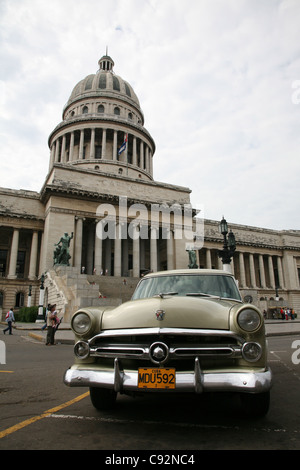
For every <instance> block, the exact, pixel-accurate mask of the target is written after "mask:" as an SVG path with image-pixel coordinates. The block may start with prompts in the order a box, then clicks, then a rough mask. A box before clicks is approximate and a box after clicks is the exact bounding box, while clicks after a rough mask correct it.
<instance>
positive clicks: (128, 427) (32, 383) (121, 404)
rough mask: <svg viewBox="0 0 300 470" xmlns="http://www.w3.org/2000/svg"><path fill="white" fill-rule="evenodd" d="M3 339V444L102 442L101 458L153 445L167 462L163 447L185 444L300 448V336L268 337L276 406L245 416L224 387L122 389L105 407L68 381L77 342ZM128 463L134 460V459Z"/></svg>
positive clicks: (18, 336)
mask: <svg viewBox="0 0 300 470" xmlns="http://www.w3.org/2000/svg"><path fill="white" fill-rule="evenodd" d="M0 339H1V340H2V341H4V342H5V347H6V364H0V449H1V450H22V449H26V450H38V449H43V450H55V449H57V450H59V449H65V450H69V449H77V450H96V449H97V450H102V451H103V452H102V453H101V455H102V458H103V459H106V458H108V459H109V458H112V455H113V456H114V457H113V458H115V459H116V458H118V457H120V458H121V457H122V455H123V454H122V451H131V452H129V454H128V453H127V454H126V455H127V456H131V454H132V456H134V455H135V454H134V452H133V451H139V450H147V451H149V452H150V454H149V455H153V456H154V457H153V461H152V462H150V463H152V464H154V465H157V464H163V463H164V464H167V463H168V462H165V461H163V460H162V461H158V460H156V461H155V459H157V458H160V457H157V456H158V455H160V453H162V452H163V451H165V450H168V451H171V453H172V455H176V452H177V451H178V452H180V451H181V457H180V458H183V457H182V452H183V451H184V455H185V454H186V452H189V454H186V455H188V457H190V456H193V454H194V453H195V452H196V451H202V450H217V449H218V450H223V449H226V450H260V449H263V450H275V449H276V450H280V449H282V450H296V449H297V450H298V449H299V448H300V419H299V418H300V407H299V392H300V382H299V380H300V364H297V362H300V361H299V359H300V352H299V354H298V350H299V351H300V335H299V336H298V335H293V336H280V337H270V338H269V340H268V341H269V362H270V366H271V368H272V371H273V375H274V386H273V389H272V393H271V407H270V411H269V413H268V415H267V416H266V417H264V418H263V419H259V420H254V419H245V418H243V417H241V415H240V409H239V400H238V398H237V397H236V396H231V395H223V394H219V395H216V394H215V395H201V396H189V397H188V399H186V398H183V397H179V396H176V395H174V396H172V397H170V396H168V397H167V396H163V397H158V396H153V395H151V396H149V395H146V396H144V397H143V398H141V397H139V398H135V399H134V398H131V397H126V396H120V397H119V398H118V401H117V406H116V408H115V410H114V411H110V412H108V411H106V412H100V411H97V410H95V409H94V407H93V406H92V404H91V402H90V399H89V396H88V389H85V388H83V389H81V388H69V387H66V386H65V385H64V384H63V374H64V372H65V370H66V369H67V368H68V367H69V365H71V364H72V362H73V348H72V346H71V345H68V344H58V345H56V346H50V347H49V346H45V345H44V344H43V343H42V342H40V341H38V340H35V339H34V338H32V337H30V336H29V335H28V333H27V332H24V331H14V334H13V335H12V336H8V335H5V336H3V337H1V338H0ZM293 346H294V347H293ZM292 359H293V360H294V362H295V363H293V361H292ZM195 455H196V454H195ZM188 457H186V458H188ZM132 458H133V457H132ZM147 458H148V457H147ZM164 458H166V457H164ZM192 458H193V457H192ZM161 459H162V458H161ZM105 463H109V462H105ZM114 463H119V462H114ZM120 463H121V462H120ZM122 463H123V464H124V462H122ZM125 463H126V464H131V466H133V467H135V465H134V461H132V462H130V461H128V462H125ZM147 463H148V464H149V462H147ZM170 463H171V462H170ZM173 463H174V462H173ZM181 463H182V462H181ZM185 466H188V464H186V465H185ZM136 467H137V465H136Z"/></svg>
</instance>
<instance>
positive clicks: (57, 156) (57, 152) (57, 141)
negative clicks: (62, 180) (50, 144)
mask: <svg viewBox="0 0 300 470" xmlns="http://www.w3.org/2000/svg"><path fill="white" fill-rule="evenodd" d="M58 161H59V138H58V139H56V141H55V163H57V162H58Z"/></svg>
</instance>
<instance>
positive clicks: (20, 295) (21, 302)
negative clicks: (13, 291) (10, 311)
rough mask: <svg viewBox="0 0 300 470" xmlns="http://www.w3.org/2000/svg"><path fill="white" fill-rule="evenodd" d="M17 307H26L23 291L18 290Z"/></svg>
mask: <svg viewBox="0 0 300 470" xmlns="http://www.w3.org/2000/svg"><path fill="white" fill-rule="evenodd" d="M16 307H24V294H23V292H18V293H17V295H16Z"/></svg>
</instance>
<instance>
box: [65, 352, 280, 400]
mask: <svg viewBox="0 0 300 470" xmlns="http://www.w3.org/2000/svg"><path fill="white" fill-rule="evenodd" d="M64 383H65V384H66V385H68V386H70V387H102V388H110V389H114V390H115V391H116V392H122V391H124V392H126V391H136V392H137V391H139V392H147V391H149V392H153V391H154V392H155V391H156V390H155V389H154V390H153V389H151V390H148V389H144V388H143V389H141V388H138V373H137V372H136V371H134V372H127V371H126V372H124V371H123V370H122V368H121V367H120V364H119V361H118V359H115V362H114V370H111V371H105V370H93V369H88V368H86V369H82V368H70V369H68V370H67V371H66V373H65V376H64ZM271 385H272V373H271V370H270V369H266V370H265V371H262V372H253V371H250V372H210V373H204V372H203V371H202V370H201V368H200V362H199V360H198V359H197V358H196V360H195V368H194V371H193V372H176V389H175V390H172V392H174V391H175V392H194V393H202V392H230V391H231V392H250V393H262V392H266V391H268V390H270V388H271Z"/></svg>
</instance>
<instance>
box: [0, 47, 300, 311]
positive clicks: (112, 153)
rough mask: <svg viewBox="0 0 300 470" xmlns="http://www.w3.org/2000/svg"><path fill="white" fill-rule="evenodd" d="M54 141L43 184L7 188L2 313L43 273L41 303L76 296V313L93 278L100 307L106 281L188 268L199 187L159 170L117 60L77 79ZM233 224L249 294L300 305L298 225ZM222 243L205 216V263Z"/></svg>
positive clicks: (35, 293)
mask: <svg viewBox="0 0 300 470" xmlns="http://www.w3.org/2000/svg"><path fill="white" fill-rule="evenodd" d="M48 144H49V149H50V159H49V160H50V162H49V171H48V174H47V176H46V178H45V183H44V185H43V187H42V189H41V191H40V192H34V191H25V190H19V191H13V190H11V189H8V188H0V200H1V202H0V308H1V309H2V311H3V313H4V312H6V311H7V309H8V308H10V307H17V308H18V307H20V306H23V305H25V306H26V305H27V304H28V299H29V297H30V298H31V299H30V300H31V304H32V305H38V302H39V290H40V278H41V275H42V274H45V273H46V281H45V288H46V291H47V292H46V300H45V302H46V301H47V300H49V299H50V300H51V301H53V300H54V301H59V302H60V304H61V308H62V310H63V311H64V313H66V312H67V310H66V308H67V306H68V305H69V307H70V309H69V310H70V311H71V309H72V308H75V307H78V306H80V305H82V302H83V300H82V299H83V296H82V293H81V294H80V292H81V290H82V291H85V292H86V291H87V285H88V286H89V288H90V290H91V296H92V297H93V302H94V304H95V305H97V304H98V303H99V302H101V300H99V295H98V293H99V292H100V291H101V290H102V287H101V286H102V285H104V284H105V286H106V289H107V290H109V287H108V283H107V278H109V279H110V280H111V282H110V284H111V285H112V284H115V285H116V286H117V287H116V290H117V291H119V290H120V289H121V287H120V285H119V284H118V282H119V281H120V279H128V280H130V279H131V280H135V281H137V280H138V279H139V278H140V276H141V275H143V273H145V272H147V271H158V270H166V269H178V268H186V267H187V266H188V262H189V259H188V254H187V246H189V245H191V244H193V241H194V238H195V237H194V231H193V230H194V228H193V227H194V226H193V225H192V223H191V221H192V220H193V217H194V215H195V214H194V211H193V210H192V208H191V205H190V193H191V190H190V189H189V188H186V187H184V186H175V185H170V184H168V183H161V182H157V181H155V180H154V179H153V158H154V154H155V142H154V140H153V138H152V137H151V135H150V133H149V132H148V131H147V129H146V128H145V127H144V115H143V112H142V109H141V107H140V103H139V100H138V98H137V96H136V94H135V92H134V90H133V89H132V87H131V86H130V84H129V83H127V82H126V81H125V80H123V79H122V78H121V77H120V76H118V75H116V74H115V73H114V62H113V60H112V59H111V57H109V56H107V55H106V56H104V57H102V58H101V59H100V60H99V69H98V71H97V73H95V74H90V75H88V76H87V77H85V78H84V79H83V80H81V81H80V82H79V83H78V84H77V85H76V86H75V87H74V89H73V91H72V93H71V95H70V98H69V100H68V102H67V104H66V106H65V107H64V109H63V113H62V121H61V122H60V123H59V124H58V125H57V126H56V128H55V129H54V130H53V132H52V133H51V134H50V136H49V141H48ZM231 228H232V230H233V231H234V233H235V237H236V242H237V249H236V252H235V255H234V259H233V261H232V270H233V272H234V274H235V276H236V278H237V280H238V281H239V285H240V288H241V289H242V292H243V294H244V295H248V296H251V301H253V302H254V303H255V304H256V305H258V306H259V307H260V308H262V309H269V308H271V307H274V306H276V305H278V304H276V303H275V302H281V303H282V304H283V303H285V304H286V306H291V307H294V308H295V310H296V311H297V310H299V311H300V285H299V272H300V232H299V231H280V232H277V231H273V230H265V229H260V228H254V227H246V226H240V225H234V226H232V227H231ZM64 234H67V235H66V236H67V237H70V240H69V251H70V255H71V258H70V267H68V268H67V271H66V270H61V269H60V270H57V269H54V268H55V267H54V263H55V250H56V247H57V244H58V243H59V241H60V240H61V238H62V237H63V236H64ZM178 234H179V235H178ZM202 245H203V246H202ZM221 248H222V236H221V235H220V234H219V232H218V222H216V221H210V220H205V221H204V243H203V244H201V245H196V248H195V249H196V251H197V260H198V264H199V266H200V267H201V268H220V267H221V268H222V266H221V264H220V258H219V257H218V250H219V249H221ZM104 277H105V279H106V280H105V281H104ZM71 279H73V281H71ZM82 283H85V284H84V285H82ZM95 284H96V288H95ZM132 285H134V284H132ZM30 286H31V287H30ZM92 291H93V292H92ZM111 292H113V291H111ZM30 294H31V295H30ZM92 297H91V298H92ZM115 297H116V295H115ZM117 297H118V296H117ZM276 297H277V298H279V299H280V301H275V298H276ZM91 298H90V299H91ZM90 299H88V298H85V300H84V301H85V302H87V303H88V302H89V301H90ZM273 299H274V300H273ZM273 304H274V305H273ZM70 311H68V312H67V313H66V319H68V317H69V315H70Z"/></svg>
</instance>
